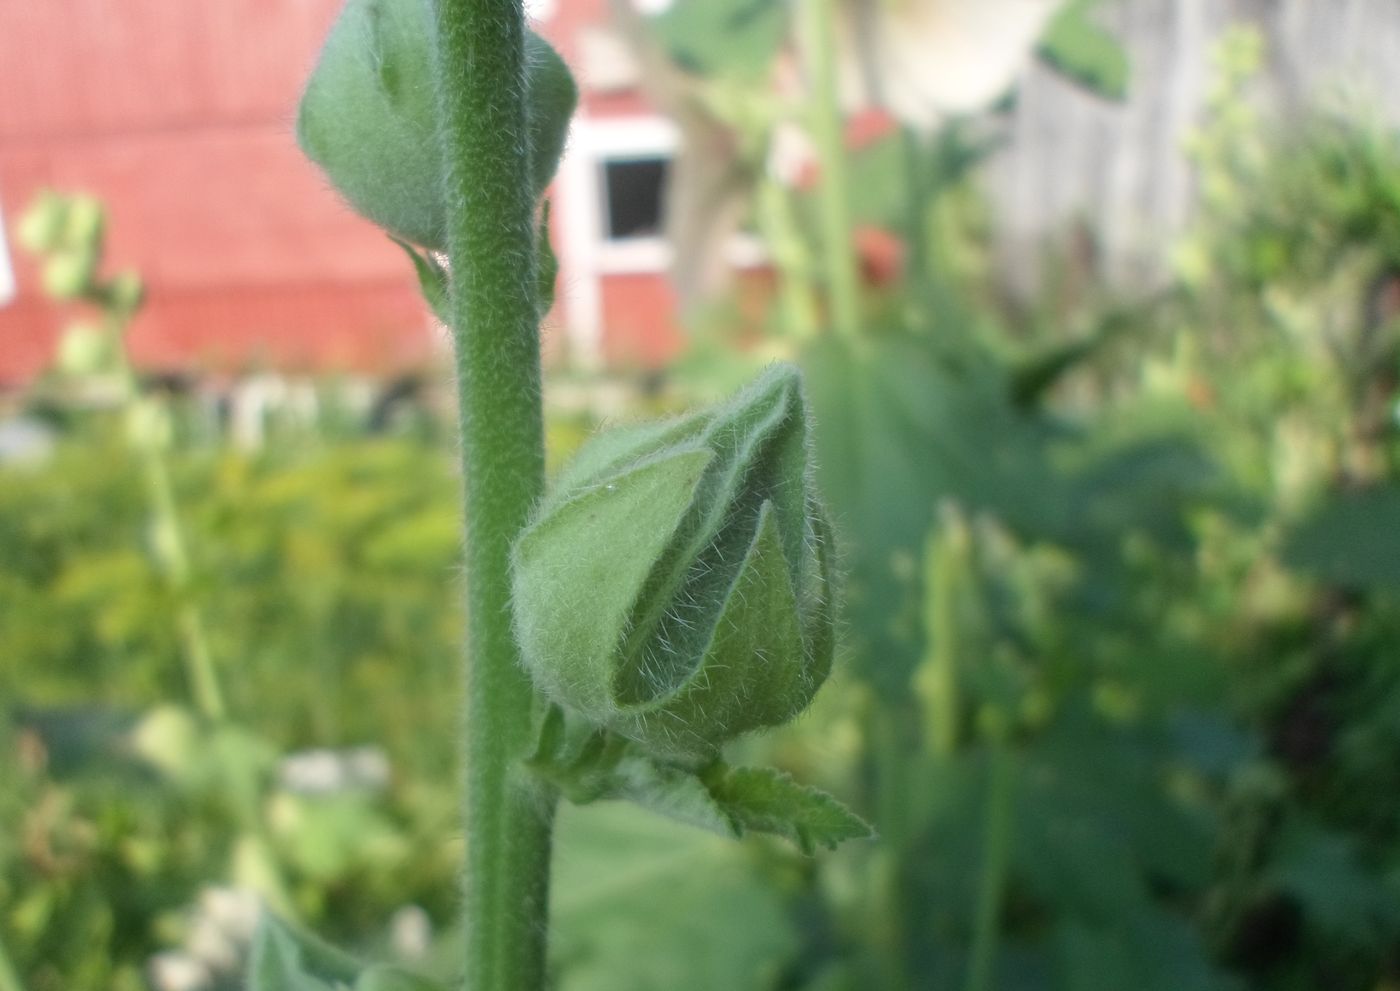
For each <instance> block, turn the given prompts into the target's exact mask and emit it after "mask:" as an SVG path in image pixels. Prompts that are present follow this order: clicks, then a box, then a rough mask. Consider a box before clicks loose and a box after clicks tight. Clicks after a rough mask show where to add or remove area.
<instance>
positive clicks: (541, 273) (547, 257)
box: [535, 200, 559, 318]
mask: <svg viewBox="0 0 1400 991" xmlns="http://www.w3.org/2000/svg"><path fill="white" fill-rule="evenodd" d="M550 205H551V204H550V201H549V200H545V201H544V205H543V206H541V207H540V222H539V226H538V227H537V228H536V230H535V256H536V257H535V285H536V288H535V299H536V300H537V301H538V304H539V313H540V317H541V318H543V317H544V315H545V314H546V313H548V312H549V311H550V309H551V308H553V306H554V286H555V283H556V282H557V281H558V279H559V258H558V256H556V255H555V254H554V245H553V244H551V243H550V241H549V216H550Z"/></svg>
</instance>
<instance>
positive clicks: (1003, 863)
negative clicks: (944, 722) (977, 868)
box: [967, 737, 1016, 991]
mask: <svg viewBox="0 0 1400 991" xmlns="http://www.w3.org/2000/svg"><path fill="white" fill-rule="evenodd" d="M989 759H990V765H989V768H988V773H987V820H986V830H985V832H984V836H985V839H986V843H987V848H986V850H985V851H984V853H983V856H982V880H981V883H980V885H979V887H978V892H977V915H976V918H975V921H974V923H973V937H972V959H971V962H970V963H969V965H968V972H967V991H991V989H992V987H993V981H992V971H993V965H994V963H995V961H996V949H997V936H998V935H999V933H1000V926H1001V905H1002V898H1003V895H1004V894H1005V891H1006V873H1007V867H1008V864H1009V861H1010V859H1011V827H1012V806H1013V804H1014V799H1015V785H1016V781H1015V771H1016V767H1015V756H1014V754H1013V753H1012V750H1011V745H1010V744H1009V743H1007V742H1006V741H1005V740H1003V739H1000V738H999V737H998V738H995V739H993V740H992V741H991V743H990V755H989Z"/></svg>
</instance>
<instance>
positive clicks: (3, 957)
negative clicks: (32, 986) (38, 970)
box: [0, 940, 24, 991]
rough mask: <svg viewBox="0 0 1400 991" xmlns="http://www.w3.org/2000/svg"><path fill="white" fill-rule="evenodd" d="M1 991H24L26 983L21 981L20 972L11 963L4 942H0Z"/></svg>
mask: <svg viewBox="0 0 1400 991" xmlns="http://www.w3.org/2000/svg"><path fill="white" fill-rule="evenodd" d="M0 991H24V983H23V982H22V981H21V980H20V979H19V971H17V970H15V965H14V964H13V963H11V962H10V956H9V954H8V953H7V952H6V951H5V943H4V941H3V940H0Z"/></svg>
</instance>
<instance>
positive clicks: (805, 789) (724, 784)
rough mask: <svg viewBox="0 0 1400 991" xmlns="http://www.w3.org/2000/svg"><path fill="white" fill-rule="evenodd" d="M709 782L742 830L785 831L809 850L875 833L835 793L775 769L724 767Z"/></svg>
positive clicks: (719, 802)
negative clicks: (812, 785) (797, 779)
mask: <svg viewBox="0 0 1400 991" xmlns="http://www.w3.org/2000/svg"><path fill="white" fill-rule="evenodd" d="M705 786H706V788H707V789H708V790H709V792H710V795H711V796H712V797H713V798H714V800H715V803H716V804H717V805H718V806H719V807H720V809H721V810H723V812H724V814H725V815H726V816H727V817H728V818H729V820H730V821H731V822H732V823H733V824H734V826H735V828H736V830H737V831H739V832H744V831H753V832H759V833H772V834H774V835H776V836H784V837H786V838H787V839H790V840H792V841H793V842H794V843H796V844H797V845H798V846H799V847H801V848H802V850H803V851H804V852H806V853H811V852H812V851H813V849H814V848H815V847H817V846H824V847H827V848H828V849H835V848H836V846H837V845H838V844H840V843H843V842H845V841H846V840H862V839H868V838H870V837H872V836H874V835H875V831H874V830H873V829H872V828H871V827H870V824H869V823H867V822H866V821H865V820H863V819H862V818H861V817H860V816H858V815H856V814H855V813H854V812H852V811H851V810H850V809H848V808H846V806H845V805H843V804H842V803H841V802H839V801H837V800H836V799H835V798H833V797H832V796H831V795H828V794H827V793H826V792H824V791H822V790H820V789H818V788H812V787H810V786H808V785H804V784H800V783H799V782H797V781H795V780H794V779H793V778H792V776H791V775H788V774H786V773H784V772H782V771H778V770H775V769H773V768H766V767H737V768H719V769H717V770H716V771H712V772H710V773H708V774H706V775H705Z"/></svg>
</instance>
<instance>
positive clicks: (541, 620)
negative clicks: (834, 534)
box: [514, 365, 834, 760]
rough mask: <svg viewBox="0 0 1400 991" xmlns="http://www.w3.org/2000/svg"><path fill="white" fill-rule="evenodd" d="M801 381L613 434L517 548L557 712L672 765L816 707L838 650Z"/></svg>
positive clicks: (529, 621) (591, 451) (597, 444)
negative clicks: (812, 705)
mask: <svg viewBox="0 0 1400 991" xmlns="http://www.w3.org/2000/svg"><path fill="white" fill-rule="evenodd" d="M810 447H811V444H810V440H809V436H808V428H807V410H806V405H805V400H804V398H803V395H802V387H801V379H800V377H799V374H798V372H797V370H796V369H795V368H794V367H792V366H790V365H776V366H774V367H772V368H770V369H769V370H768V371H767V372H765V373H764V374H763V375H761V376H760V377H759V378H758V379H757V380H755V381H754V382H753V383H752V384H750V385H749V386H748V387H747V388H745V389H744V390H743V391H741V392H740V393H739V394H738V395H737V396H735V397H734V398H733V399H731V400H730V401H729V402H727V403H724V404H722V405H720V406H717V407H714V408H712V409H709V410H704V411H701V412H698V413H694V414H691V415H689V416H685V417H682V418H680V419H677V420H671V421H666V422H662V423H659V424H651V425H646V426H641V427H635V428H624V429H620V430H615V431H610V432H608V433H605V434H602V435H600V436H599V437H597V438H596V439H594V440H593V441H591V442H590V443H589V444H587V445H586V446H585V447H584V449H583V450H582V451H581V452H580V453H579V455H578V457H577V458H576V459H575V460H574V461H573V463H572V464H571V465H570V466H569V467H568V468H567V469H566V470H565V472H564V474H563V476H562V477H561V478H560V479H559V481H558V483H557V484H556V486H555V487H554V489H553V491H552V492H551V494H550V495H549V496H548V497H547V498H546V500H545V501H544V503H543V505H542V506H541V507H540V509H539V511H538V512H537V514H536V516H535V518H534V521H533V522H532V523H531V525H530V526H529V527H528V528H527V529H526V530H525V532H524V533H523V534H522V535H521V537H520V539H519V541H518V542H517V544H516V547H515V560H514V566H515V567H514V603H515V621H516V630H517V633H518V636H519V638H520V642H521V647H522V652H523V655H524V658H525V664H526V666H527V668H528V669H529V671H530V674H531V675H532V677H533V678H534V680H535V682H536V684H537V685H538V686H539V688H540V689H541V690H542V691H543V692H544V693H545V694H546V695H548V696H549V697H550V698H551V699H552V700H553V701H555V702H557V703H559V704H560V705H563V706H564V707H566V708H568V709H570V710H572V711H574V712H576V713H579V714H581V715H582V716H583V717H584V718H586V719H588V720H590V721H591V722H594V723H596V724H598V725H601V726H604V727H607V728H608V729H611V730H613V731H614V732H617V733H619V734H621V735H623V736H626V737H629V738H631V739H633V740H635V741H638V742H639V743H641V744H642V745H643V746H644V747H646V748H647V749H648V750H649V751H651V752H652V753H655V754H657V755H659V756H663V757H668V758H675V759H700V760H703V759H705V758H707V757H709V756H712V755H713V754H714V753H715V751H716V750H717V749H718V747H719V746H720V744H722V743H724V742H725V741H726V740H729V739H732V738H734V737H736V736H738V735H739V734H741V733H744V732H747V731H749V730H753V729H758V728H760V727H764V726H776V725H779V724H781V723H784V722H786V721H787V720H789V719H791V718H792V717H793V716H795V715H796V714H797V713H799V712H800V711H802V710H803V709H804V708H806V706H807V705H808V703H809V702H810V701H811V699H812V696H813V695H814V694H815V693H816V691H817V689H818V687H820V685H821V684H822V682H823V681H824V680H825V679H826V676H827V674H828V673H829V672H830V669H831V660H832V652H833V644H834V636H833V610H832V583H833V577H832V565H831V546H830V544H831V536H830V526H829V524H828V522H827V519H826V516H825V514H824V512H823V510H822V508H821V506H820V503H819V501H818V499H817V496H816V493H815V491H814V488H813V483H812V477H811V476H812V472H811V455H810Z"/></svg>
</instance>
